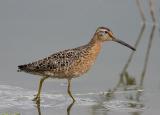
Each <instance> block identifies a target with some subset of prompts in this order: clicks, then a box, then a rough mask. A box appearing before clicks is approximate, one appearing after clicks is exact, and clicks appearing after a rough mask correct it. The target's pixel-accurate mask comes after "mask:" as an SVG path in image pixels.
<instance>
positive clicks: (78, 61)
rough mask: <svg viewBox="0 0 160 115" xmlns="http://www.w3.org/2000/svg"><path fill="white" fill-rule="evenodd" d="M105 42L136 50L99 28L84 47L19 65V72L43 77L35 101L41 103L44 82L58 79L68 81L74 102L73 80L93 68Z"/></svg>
mask: <svg viewBox="0 0 160 115" xmlns="http://www.w3.org/2000/svg"><path fill="white" fill-rule="evenodd" d="M105 41H114V42H118V43H120V44H122V45H124V46H127V47H128V48H130V49H132V50H135V48H134V47H132V46H131V45H129V44H127V43H125V42H124V41H122V40H119V39H117V38H116V37H114V35H113V33H112V31H111V30H110V29H108V28H106V27H98V28H97V30H96V32H95V33H94V35H93V37H92V39H91V40H90V41H89V43H87V44H85V45H83V46H80V47H77V48H73V49H68V50H64V51H59V52H57V53H54V54H52V55H50V56H48V57H46V58H43V59H40V60H38V61H35V62H32V63H29V64H24V65H19V66H18V71H23V72H26V73H30V74H34V75H40V76H42V77H41V79H40V82H39V88H38V93H37V94H36V95H35V97H34V99H33V101H36V102H39V101H40V93H41V89H42V84H43V82H44V80H46V79H47V78H58V79H67V81H68V90H67V91H68V94H69V96H70V97H71V98H72V100H73V102H74V101H75V98H74V97H73V96H72V93H71V80H72V78H76V77H80V76H81V75H83V74H84V73H86V72H87V71H88V70H89V69H90V68H91V66H92V65H93V64H94V62H95V61H96V58H97V56H98V54H99V53H100V50H101V46H102V44H103V43H104V42H105Z"/></svg>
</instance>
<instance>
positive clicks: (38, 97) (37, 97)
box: [33, 76, 48, 103]
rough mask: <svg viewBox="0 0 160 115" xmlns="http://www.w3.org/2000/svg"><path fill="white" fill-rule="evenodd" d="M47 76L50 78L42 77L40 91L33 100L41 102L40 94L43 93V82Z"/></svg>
mask: <svg viewBox="0 0 160 115" xmlns="http://www.w3.org/2000/svg"><path fill="white" fill-rule="evenodd" d="M47 78H48V76H47V77H43V78H41V80H40V82H39V87H38V93H37V94H36V95H35V97H34V99H33V101H36V102H37V103H38V102H40V94H41V89H42V84H43V82H44V80H45V79H47Z"/></svg>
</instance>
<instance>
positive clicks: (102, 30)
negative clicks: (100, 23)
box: [95, 27, 136, 50]
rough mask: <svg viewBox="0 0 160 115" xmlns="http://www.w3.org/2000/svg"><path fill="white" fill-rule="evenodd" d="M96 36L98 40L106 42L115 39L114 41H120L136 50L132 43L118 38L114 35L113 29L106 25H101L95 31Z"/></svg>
mask: <svg viewBox="0 0 160 115" xmlns="http://www.w3.org/2000/svg"><path fill="white" fill-rule="evenodd" d="M95 36H96V40H98V41H101V42H104V41H114V42H118V43H120V44H122V45H124V46H126V47H128V48H130V49H132V50H136V49H135V48H134V47H132V46H131V45H129V44H127V43H125V42H124V41H122V40H120V39H117V38H116V37H114V35H113V33H112V31H111V30H110V29H108V28H106V27H99V28H98V29H97V30H96V32H95Z"/></svg>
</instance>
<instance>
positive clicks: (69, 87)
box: [67, 79, 75, 102]
mask: <svg viewBox="0 0 160 115" xmlns="http://www.w3.org/2000/svg"><path fill="white" fill-rule="evenodd" d="M67 90H68V94H69V96H70V97H71V98H72V100H73V102H75V99H74V97H73V96H72V93H71V79H68V89H67Z"/></svg>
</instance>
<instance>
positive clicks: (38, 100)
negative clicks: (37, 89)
mask: <svg viewBox="0 0 160 115" xmlns="http://www.w3.org/2000/svg"><path fill="white" fill-rule="evenodd" d="M34 96H35V97H34V98H33V99H32V101H35V102H36V104H39V103H40V96H39V95H38V94H37V95H34Z"/></svg>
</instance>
